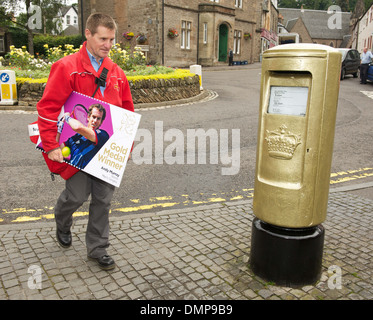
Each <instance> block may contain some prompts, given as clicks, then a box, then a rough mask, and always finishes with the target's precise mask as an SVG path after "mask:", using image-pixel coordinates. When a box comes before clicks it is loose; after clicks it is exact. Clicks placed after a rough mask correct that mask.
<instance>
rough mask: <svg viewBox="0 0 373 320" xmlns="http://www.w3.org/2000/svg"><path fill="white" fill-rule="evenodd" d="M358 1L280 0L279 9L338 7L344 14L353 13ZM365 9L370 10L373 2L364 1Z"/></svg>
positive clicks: (324, 8) (372, 0)
mask: <svg viewBox="0 0 373 320" xmlns="http://www.w3.org/2000/svg"><path fill="white" fill-rule="evenodd" d="M357 1H358V0H279V1H278V6H279V8H297V9H300V8H301V6H302V5H303V8H304V9H314V10H327V9H328V8H329V7H330V6H331V5H337V6H339V7H340V8H341V10H342V12H353V11H354V9H355V6H356V3H357ZM364 3H365V9H366V10H368V9H369V8H370V6H371V5H372V4H373V0H364Z"/></svg>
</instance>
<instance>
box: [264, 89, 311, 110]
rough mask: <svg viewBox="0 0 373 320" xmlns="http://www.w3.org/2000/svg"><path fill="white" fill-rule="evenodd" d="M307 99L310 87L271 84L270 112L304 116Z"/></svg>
mask: <svg viewBox="0 0 373 320" xmlns="http://www.w3.org/2000/svg"><path fill="white" fill-rule="evenodd" d="M307 101H308V87H282V86H271V92H270V96H269V106H268V113H272V114H284V115H290V116H301V117H304V116H305V115H306V110H307Z"/></svg>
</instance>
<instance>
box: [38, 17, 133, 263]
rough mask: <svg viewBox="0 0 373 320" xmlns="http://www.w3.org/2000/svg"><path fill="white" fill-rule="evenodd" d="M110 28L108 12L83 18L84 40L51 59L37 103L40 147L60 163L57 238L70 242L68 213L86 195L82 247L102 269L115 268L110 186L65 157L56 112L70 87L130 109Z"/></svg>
mask: <svg viewBox="0 0 373 320" xmlns="http://www.w3.org/2000/svg"><path fill="white" fill-rule="evenodd" d="M115 32H116V24H115V22H114V20H113V19H112V18H111V17H110V16H108V15H105V14H101V13H94V14H92V15H91V16H90V17H89V18H88V19H87V22H86V30H85V36H86V38H87V41H86V42H85V43H84V44H83V46H82V48H81V49H80V51H79V52H77V53H75V54H73V55H70V56H67V57H64V58H62V59H61V60H59V61H57V62H55V63H54V64H53V65H52V68H51V72H50V75H49V79H48V82H47V85H46V87H45V90H44V94H43V97H42V99H41V100H40V101H39V102H38V104H37V110H38V114H39V117H38V126H39V132H40V137H41V140H42V144H43V148H44V150H45V151H46V152H47V155H48V159H49V160H51V162H52V163H53V164H55V165H56V166H60V174H61V177H63V178H64V179H65V180H66V189H65V190H64V191H63V192H62V193H61V195H60V197H59V198H58V200H57V205H56V207H55V219H56V224H57V232H56V236H57V241H58V243H59V244H60V245H61V246H62V247H64V248H67V247H69V246H70V245H71V243H72V237H71V231H70V228H71V225H72V215H73V213H74V212H75V211H76V210H77V209H78V208H79V207H80V206H81V205H82V204H83V203H84V202H85V201H86V200H87V199H88V197H89V195H91V202H90V206H89V220H88V226H87V231H86V246H87V253H88V258H90V259H91V260H94V261H96V262H97V263H98V265H99V266H100V268H101V269H104V270H110V269H113V268H115V262H114V260H113V259H112V258H111V257H110V256H109V255H108V254H107V252H106V249H107V248H108V247H109V211H110V203H111V199H112V196H113V193H114V189H115V188H114V187H113V186H112V185H110V184H107V183H105V182H103V181H102V180H99V179H97V178H94V177H93V176H90V175H88V174H86V173H84V172H82V171H79V170H77V169H75V168H74V167H71V166H68V165H67V164H66V163H64V162H63V156H62V152H61V148H60V147H59V143H58V142H57V141H56V135H57V121H58V119H57V118H58V116H59V114H60V112H61V107H62V106H63V104H64V103H65V101H66V100H67V98H68V97H69V95H70V94H71V92H72V91H76V92H80V93H82V94H85V95H89V96H92V95H93V94H94V93H95V92H96V93H95V95H94V97H95V98H97V99H100V100H103V101H106V102H108V103H111V104H113V105H116V106H119V107H122V108H125V109H127V110H130V111H134V106H133V101H132V96H131V92H130V88H129V85H128V81H127V78H126V76H125V74H124V72H123V70H122V69H120V68H119V67H118V66H117V65H116V64H115V63H113V62H112V61H111V60H110V58H109V57H108V55H109V52H110V49H111V47H112V45H113V42H114V38H115ZM104 68H106V69H107V70H108V73H107V81H106V83H105V84H104V85H103V86H101V87H100V90H97V91H96V88H97V83H96V78H99V76H100V74H101V72H102V70H103V69H104Z"/></svg>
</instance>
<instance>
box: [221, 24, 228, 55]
mask: <svg viewBox="0 0 373 320" xmlns="http://www.w3.org/2000/svg"><path fill="white" fill-rule="evenodd" d="M227 55H228V26H227V25H226V24H222V25H220V27H219V61H224V62H225V61H227Z"/></svg>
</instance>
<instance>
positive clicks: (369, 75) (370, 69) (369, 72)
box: [368, 63, 373, 82]
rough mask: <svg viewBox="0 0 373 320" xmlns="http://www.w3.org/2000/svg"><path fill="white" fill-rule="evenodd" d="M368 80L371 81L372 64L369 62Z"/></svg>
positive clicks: (372, 79)
mask: <svg viewBox="0 0 373 320" xmlns="http://www.w3.org/2000/svg"><path fill="white" fill-rule="evenodd" d="M368 80H369V81H372V82H373V64H372V63H371V64H370V66H369V69H368Z"/></svg>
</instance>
